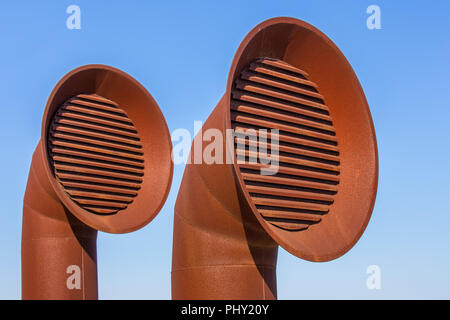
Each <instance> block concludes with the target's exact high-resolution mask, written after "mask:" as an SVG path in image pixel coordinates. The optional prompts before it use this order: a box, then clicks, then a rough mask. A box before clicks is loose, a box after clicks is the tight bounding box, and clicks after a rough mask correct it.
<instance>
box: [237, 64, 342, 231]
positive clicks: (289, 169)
mask: <svg viewBox="0 0 450 320" xmlns="http://www.w3.org/2000/svg"><path fill="white" fill-rule="evenodd" d="M231 124H232V128H233V129H235V132H236V133H235V138H234V139H235V151H236V155H237V157H238V159H241V162H242V160H243V162H244V163H240V164H239V168H240V171H241V175H242V177H243V179H244V183H245V185H246V188H247V191H248V192H249V194H250V196H251V199H252V201H253V203H254V205H255V206H256V208H257V209H258V211H259V213H260V214H261V216H262V217H263V218H264V219H265V220H266V221H267V222H268V223H271V224H273V225H275V226H277V227H279V228H281V229H284V230H289V231H300V230H306V229H307V228H308V227H309V226H310V225H312V224H316V223H319V222H320V221H321V219H322V216H323V215H324V214H327V213H328V212H329V210H330V205H331V204H332V203H333V201H334V195H335V194H336V193H337V191H338V187H337V186H338V184H339V164H340V161H339V149H338V143H337V138H336V134H335V130H334V128H333V122H332V119H331V116H330V114H329V110H328V107H327V106H326V105H325V102H324V97H323V96H322V95H321V94H320V93H319V92H318V86H317V85H316V84H315V83H314V82H312V81H310V80H308V74H307V73H306V72H304V71H302V70H300V69H297V68H295V67H293V66H291V65H289V64H287V63H285V62H284V61H281V60H274V59H268V58H260V59H257V60H256V61H254V62H252V63H250V65H248V66H247V67H246V68H245V70H244V71H243V72H241V74H240V76H239V77H238V78H237V79H236V81H235V83H234V85H233V89H232V99H231ZM248 129H254V130H253V132H255V131H256V137H253V139H249V133H251V131H249V130H248ZM259 129H267V132H268V134H267V138H268V139H267V143H264V142H261V141H260V140H259V138H260V137H259V134H258V130H259ZM270 129H278V130H279V134H278V135H277V137H278V139H279V169H278V172H277V173H276V174H274V175H263V174H261V169H262V168H265V169H268V165H267V164H263V163H261V161H260V160H261V159H264V157H265V156H266V157H267V155H270V154H271V148H272V144H271V142H272V138H276V137H275V136H271V134H270ZM239 131H245V135H241V134H240V133H238V132H239ZM250 136H251V134H250ZM254 138H257V139H258V142H255V140H254ZM250 146H252V147H253V148H254V147H258V151H255V149H252V150H251V149H250V148H249V147H250ZM261 147H263V148H267V150H268V151H267V152H260V151H261V150H260V149H259V148H261ZM251 156H253V157H256V158H257V159H258V161H257V162H255V161H251V160H250V157H251ZM238 163H239V162H238ZM266 163H267V162H266Z"/></svg>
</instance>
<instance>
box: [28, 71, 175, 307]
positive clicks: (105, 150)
mask: <svg viewBox="0 0 450 320" xmlns="http://www.w3.org/2000/svg"><path fill="white" fill-rule="evenodd" d="M171 150H172V144H171V139H170V134H169V130H168V127H167V124H166V122H165V119H164V116H163V114H162V112H161V110H160V109H159V107H158V105H157V103H156V101H155V100H154V99H153V97H152V96H151V95H150V93H149V92H148V91H147V90H146V89H145V88H144V87H143V86H142V85H141V84H139V83H138V82H137V81H136V80H135V79H133V78H132V77H131V76H129V75H128V74H126V73H124V72H122V71H120V70H118V69H115V68H112V67H109V66H104V65H87V66H82V67H79V68H77V69H74V70H72V71H71V72H69V73H68V74H66V75H65V76H64V77H63V78H62V79H61V80H60V81H59V82H58V83H57V85H56V86H55V88H54V89H53V91H52V92H51V94H50V97H49V99H48V101H47V104H46V107H45V112H44V116H43V121H42V130H41V139H40V141H39V144H38V146H37V148H36V150H35V152H34V155H33V160H32V163H31V168H30V173H29V178H28V183H27V189H26V192H25V198H24V207H23V226H22V228H23V230H22V298H23V299H97V298H98V288H97V252H96V251H97V249H96V239H97V230H100V231H104V232H109V233H126V232H132V231H135V230H137V229H139V228H142V227H143V226H145V225H146V224H148V223H149V222H150V221H151V220H152V219H153V218H154V217H155V216H156V215H157V214H158V212H159V211H160V209H161V207H162V206H163V204H164V202H165V200H166V198H167V195H168V192H169V189H170V184H171V181H172V172H173V164H172V161H171Z"/></svg>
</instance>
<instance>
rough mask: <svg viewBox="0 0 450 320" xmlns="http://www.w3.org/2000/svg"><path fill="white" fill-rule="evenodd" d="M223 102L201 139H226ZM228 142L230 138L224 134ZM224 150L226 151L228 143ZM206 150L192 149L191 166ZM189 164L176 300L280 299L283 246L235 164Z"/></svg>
mask: <svg viewBox="0 0 450 320" xmlns="http://www.w3.org/2000/svg"><path fill="white" fill-rule="evenodd" d="M225 107H226V106H224V104H223V100H221V102H219V104H218V106H217V107H216V108H215V110H214V111H213V113H212V114H211V116H210V117H209V118H208V120H207V121H206V122H205V124H204V126H203V128H202V131H201V132H200V133H198V134H197V136H196V138H195V141H194V143H193V146H199V145H201V143H199V140H198V139H202V132H206V130H208V129H216V130H220V131H221V132H223V133H224V120H223V119H224V117H223V111H224V108H225ZM223 136H225V134H223ZM222 142H223V148H224V149H225V144H226V142H225V141H222ZM203 151H204V146H203V148H201V149H200V150H195V147H194V148H193V149H191V160H194V158H195V155H194V154H195V153H199V152H201V153H200V157H199V156H198V155H197V158H201V157H202V156H201V155H203ZM225 152H226V150H224V152H223V155H224V159H222V160H223V161H222V163H214V164H205V163H203V164H193V163H191V164H188V165H187V166H186V169H185V173H184V176H183V181H182V184H181V187H180V191H179V193H178V198H177V202H176V205H175V218H174V239H173V260H172V298H173V299H275V298H276V276H275V275H276V273H275V269H276V260H277V248H278V245H277V244H276V243H275V241H273V239H272V238H271V237H270V236H269V235H268V234H267V232H265V231H264V229H263V228H262V227H261V225H260V224H259V222H258V221H257V220H256V217H255V216H254V214H253V213H252V211H251V209H250V207H249V205H248V203H247V201H246V200H245V199H244V197H243V194H242V192H241V191H240V190H239V187H238V185H237V180H236V176H235V173H234V171H233V165H232V164H224V163H225V158H226V156H225Z"/></svg>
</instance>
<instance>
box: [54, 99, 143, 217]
mask: <svg viewBox="0 0 450 320" xmlns="http://www.w3.org/2000/svg"><path fill="white" fill-rule="evenodd" d="M48 141H49V143H48V148H49V150H48V153H49V160H50V164H51V167H52V168H53V170H54V174H55V177H56V180H57V181H58V182H59V183H60V185H61V186H62V187H63V189H64V190H65V192H66V193H67V195H68V196H69V197H70V198H71V199H72V200H73V201H74V202H75V203H77V204H78V205H79V206H80V207H81V208H83V209H85V210H87V211H90V212H92V213H96V214H115V213H117V212H118V211H121V210H124V209H125V208H127V206H128V205H129V204H130V203H131V202H133V199H134V198H135V197H136V196H137V194H138V190H139V189H140V187H141V183H142V181H143V175H144V156H143V151H142V145H141V141H140V138H139V135H138V132H137V130H136V128H135V126H134V125H133V122H132V121H131V120H130V119H129V118H128V116H127V114H126V112H125V111H124V110H122V109H121V108H120V106H119V105H118V104H117V103H115V102H114V101H111V100H108V99H105V98H103V97H101V96H99V95H96V94H79V95H77V96H75V97H73V98H71V99H69V100H68V101H66V102H65V103H64V104H63V105H62V106H61V107H60V108H59V109H58V111H57V112H56V114H55V116H54V117H53V120H52V122H51V124H50V128H49V137H48Z"/></svg>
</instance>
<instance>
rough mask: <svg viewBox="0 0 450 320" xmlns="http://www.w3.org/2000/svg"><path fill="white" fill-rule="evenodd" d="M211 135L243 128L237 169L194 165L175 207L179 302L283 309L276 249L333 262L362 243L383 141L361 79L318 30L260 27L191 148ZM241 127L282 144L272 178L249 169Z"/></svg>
mask: <svg viewBox="0 0 450 320" xmlns="http://www.w3.org/2000/svg"><path fill="white" fill-rule="evenodd" d="M210 128H216V129H219V130H220V131H221V132H222V133H223V135H225V132H226V131H227V130H229V129H235V135H234V137H233V139H229V140H226V139H224V141H227V142H226V143H224V144H223V150H222V151H223V152H224V154H226V152H227V150H228V152H229V150H232V152H233V154H232V155H231V156H230V154H229V153H228V154H227V156H230V157H231V159H234V160H235V161H234V162H233V164H216V163H214V164H211V165H208V164H206V163H202V164H188V165H187V166H186V169H185V172H184V176H183V180H182V183H181V187H180V190H179V193H178V198H177V202H176V205H175V218H174V219H175V220H174V240H173V261H172V296H173V298H174V299H275V298H276V297H277V290H276V261H277V248H278V245H280V246H282V247H283V248H284V249H286V250H287V251H289V252H290V253H292V254H294V255H295V256H297V257H299V258H302V259H306V260H309V261H329V260H332V259H336V258H338V257H340V256H341V255H343V254H344V253H346V252H347V251H348V250H349V249H350V248H351V247H352V246H353V245H354V244H355V243H356V242H357V241H358V239H359V238H360V236H361V234H362V233H363V231H364V229H365V228H366V225H367V223H368V222H369V219H370V216H371V212H372V209H373V206H374V202H375V195H376V189H377V180H378V157H377V146H376V139H375V132H374V127H373V123H372V118H371V115H370V111H369V107H368V105H367V101H366V98H365V96H364V93H363V90H362V88H361V86H360V84H359V82H358V79H357V77H356V75H355V73H354V72H353V70H352V68H351V66H350V64H349V63H348V62H347V60H346V59H345V57H344V55H343V54H342V53H341V52H340V51H339V49H338V48H337V47H336V45H335V44H334V43H333V42H332V41H331V40H330V39H328V38H327V36H325V35H324V34H323V33H322V32H320V31H319V30H317V29H316V28H314V27H313V26H311V25H309V24H307V23H305V22H303V21H300V20H297V19H293V18H274V19H270V20H267V21H265V22H263V23H261V24H260V25H258V26H257V27H256V28H254V29H253V30H252V31H251V32H250V33H249V34H248V35H247V36H246V37H245V39H244V41H243V42H242V43H241V45H240V46H239V49H238V50H237V53H236V55H235V57H234V60H233V63H232V65H231V69H230V73H229V77H228V83H227V90H226V92H225V95H224V96H223V97H222V99H221V100H220V101H219V103H218V105H217V106H216V108H215V109H214V111H213V112H212V114H211V115H210V117H209V118H208V119H207V121H206V122H205V124H204V126H203V128H202V131H200V134H197V136H196V137H195V139H194V142H193V147H195V146H196V145H197V146H198V145H200V143H199V141H200V140H201V139H202V134H201V133H202V132H206V130H208V129H210ZM244 129H254V131H253V134H254V135H256V136H257V138H259V137H258V132H260V131H258V130H259V129H278V130H279V131H278V133H275V134H269V140H268V141H269V142H268V143H265V144H264V145H262V142H261V141H260V140H259V141H258V142H257V144H258V143H259V148H260V147H268V149H269V150H270V149H271V148H272V150H274V149H273V148H274V145H272V143H274V142H275V141H277V140H278V141H279V151H278V152H279V168H278V170H276V172H272V173H275V174H272V175H271V174H268V175H267V174H262V172H263V170H261V169H264V168H265V165H264V164H262V162H261V161H260V160H259V161H258V162H257V163H255V162H251V161H250V158H249V156H250V153H251V152H252V151H251V150H250V149H249V148H246V147H248V146H249V145H251V144H254V140H252V139H250V136H251V134H248V135H244V136H240V135H239V134H237V132H238V131H239V130H241V132H245V131H242V130H244ZM255 131H256V132H257V133H254V132H255ZM248 132H251V131H247V133H248ZM268 132H270V131H268ZM226 144H228V145H226ZM202 145H203V150H202V151H206V146H207V145H208V144H207V143H203V144H202ZM227 147H228V148H227ZM257 153H258V151H257ZM192 154H193V150H192V149H191V157H192V158H193V156H192ZM201 154H203V152H202V153H201ZM237 157H241V159H244V160H245V161H240V162H241V163H237V161H236V160H237ZM224 161H225V159H224ZM265 169H267V170H270V169H269V168H265ZM301 276H302V275H301V273H300V277H301Z"/></svg>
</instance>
